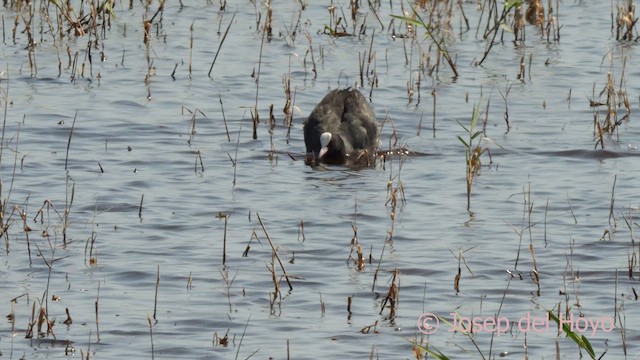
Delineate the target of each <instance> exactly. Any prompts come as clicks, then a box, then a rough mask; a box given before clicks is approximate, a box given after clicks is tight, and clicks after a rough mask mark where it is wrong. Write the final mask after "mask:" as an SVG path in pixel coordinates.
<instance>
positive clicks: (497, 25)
mask: <svg viewBox="0 0 640 360" xmlns="http://www.w3.org/2000/svg"><path fill="white" fill-rule="evenodd" d="M521 2H522V0H508V1H507V2H505V4H504V8H503V9H502V14H501V15H500V18H499V19H498V20H497V21H495V22H494V23H493V24H494V25H493V26H492V27H491V29H490V30H489V29H488V31H487V32H488V33H493V36H492V37H491V40H489V44H488V45H487V48H486V49H485V51H484V54H483V55H482V59H480V61H478V62H476V65H477V66H480V65H482V63H483V62H484V61H485V60H486V59H487V56H489V52H491V48H493V45H494V44H495V40H496V36H497V35H498V32H499V31H500V30H501V29H502V24H504V23H506V19H507V16H508V15H509V12H510V11H511V9H513V8H516V7H517V6H520V5H521ZM493 6H494V7H495V9H496V10H495V11H496V14H497V4H496V1H493ZM489 13H491V12H489ZM489 19H490V17H489ZM489 24H490V21H487V27H489ZM487 35H488V34H487ZM485 39H486V37H485Z"/></svg>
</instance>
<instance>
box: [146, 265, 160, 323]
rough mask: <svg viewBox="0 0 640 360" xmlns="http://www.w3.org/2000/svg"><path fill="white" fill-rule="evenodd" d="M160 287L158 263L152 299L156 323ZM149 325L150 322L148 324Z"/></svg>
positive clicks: (156, 321)
mask: <svg viewBox="0 0 640 360" xmlns="http://www.w3.org/2000/svg"><path fill="white" fill-rule="evenodd" d="M159 287H160V265H158V272H157V274H156V291H155V296H154V299H153V320H154V321H155V323H156V324H157V323H158V318H157V317H156V314H157V310H158V288H159ZM149 326H151V324H149Z"/></svg>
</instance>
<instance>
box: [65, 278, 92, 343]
mask: <svg viewBox="0 0 640 360" xmlns="http://www.w3.org/2000/svg"><path fill="white" fill-rule="evenodd" d="M99 301H100V283H98V293H97V295H96V336H97V337H98V342H100V326H99V323H100V319H99V317H98V302H99ZM67 316H69V309H67ZM68 319H71V317H69V318H68Z"/></svg>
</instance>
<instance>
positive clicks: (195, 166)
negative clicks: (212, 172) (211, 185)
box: [193, 150, 204, 173]
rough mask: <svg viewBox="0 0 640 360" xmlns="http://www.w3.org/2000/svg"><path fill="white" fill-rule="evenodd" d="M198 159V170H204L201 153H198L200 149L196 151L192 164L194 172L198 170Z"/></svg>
mask: <svg viewBox="0 0 640 360" xmlns="http://www.w3.org/2000/svg"><path fill="white" fill-rule="evenodd" d="M198 161H200V171H201V172H204V164H203V163H202V154H201V153H200V150H198V151H196V163H195V165H194V168H193V170H194V172H196V173H197V172H198Z"/></svg>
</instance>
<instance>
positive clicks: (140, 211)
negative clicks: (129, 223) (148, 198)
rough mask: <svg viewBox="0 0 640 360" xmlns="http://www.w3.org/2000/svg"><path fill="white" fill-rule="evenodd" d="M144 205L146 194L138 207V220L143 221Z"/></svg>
mask: <svg viewBox="0 0 640 360" xmlns="http://www.w3.org/2000/svg"><path fill="white" fill-rule="evenodd" d="M143 203H144V194H142V196H141V197H140V206H139V207H138V219H140V220H142V204H143Z"/></svg>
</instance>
